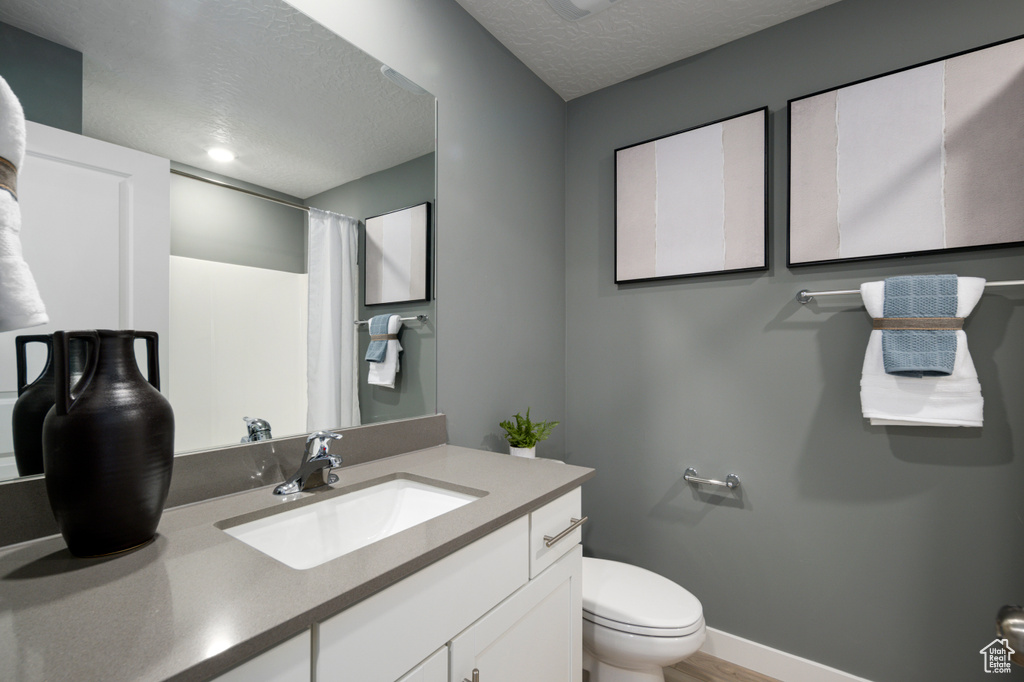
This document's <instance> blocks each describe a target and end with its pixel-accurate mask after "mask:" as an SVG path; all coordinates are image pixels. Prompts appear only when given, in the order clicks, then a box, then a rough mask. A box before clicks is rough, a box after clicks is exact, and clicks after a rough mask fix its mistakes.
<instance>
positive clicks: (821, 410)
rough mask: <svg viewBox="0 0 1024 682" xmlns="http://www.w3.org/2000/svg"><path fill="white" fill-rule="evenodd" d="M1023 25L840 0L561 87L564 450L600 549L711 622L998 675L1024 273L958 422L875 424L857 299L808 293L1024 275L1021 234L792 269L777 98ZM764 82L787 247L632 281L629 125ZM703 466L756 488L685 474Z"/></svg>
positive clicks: (971, 7) (987, 338) (911, 668)
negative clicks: (626, 271) (1014, 244)
mask: <svg viewBox="0 0 1024 682" xmlns="http://www.w3.org/2000/svg"><path fill="white" fill-rule="evenodd" d="M1021 33H1024V3H1021V2H1020V1H1019V0H985V1H984V2H977V1H975V0H901V1H900V2H893V1H892V0H844V2H840V3H837V4H834V5H831V6H829V7H827V8H825V9H822V10H819V11H817V12H814V13H812V14H809V15H806V16H804V17H801V18H798V19H795V20H793V21H790V22H787V23H785V24H782V25H780V26H777V27H774V28H771V29H768V30H765V31H762V32H760V33H757V34H754V35H752V36H749V37H747V38H744V39H742V40H739V41H736V42H734V43H731V44H729V45H726V46H724V47H721V48H719V49H715V50H711V51H709V52H707V53H704V54H701V55H698V56H696V57H693V58H691V59H688V60H685V61H683V62H680V63H678V64H675V65H672V66H670V67H666V68H664V69H661V70H658V71H656V72H653V73H650V74H647V75H645V76H642V77H640V78H637V79H634V80H632V81H629V82H626V83H623V84H620V85H617V86H614V87H611V88H608V89H605V90H602V91H600V92H597V93H594V94H592V95H590V96H587V97H583V98H580V99H577V100H574V101H572V102H571V103H570V104H569V105H568V142H567V173H566V175H567V187H566V192H567V199H566V216H567V219H566V244H567V246H566V290H567V304H566V310H567V315H568V324H567V348H568V353H567V356H566V357H567V360H566V366H567V391H568V393H567V407H566V418H567V425H566V429H565V430H566V434H567V435H566V441H567V450H568V461H570V462H572V463H578V464H583V465H588V466H593V467H596V468H597V472H598V473H597V477H596V478H595V479H593V480H592V481H591V482H590V483H588V484H587V487H586V489H585V490H584V511H585V512H586V513H587V514H588V515H589V516H590V523H588V524H587V529H586V532H585V534H584V545H585V547H586V549H587V550H588V552H589V553H590V554H593V555H597V556H600V557H606V558H614V559H625V560H628V561H631V562H635V563H638V564H640V565H642V566H645V567H647V568H649V569H652V570H654V571H658V572H660V573H662V574H664V575H666V576H668V577H670V578H672V579H674V580H676V581H678V582H680V583H681V584H683V585H684V586H686V587H687V588H688V589H689V590H691V591H692V592H693V593H694V594H696V595H697V597H698V598H700V600H701V602H702V603H703V606H704V613H705V616H706V618H707V622H708V624H709V625H710V626H712V627H715V628H719V629H721V630H724V631H726V632H728V633H731V634H734V635H739V636H741V637H745V638H748V639H751V640H754V641H756V642H760V643H762V644H765V645H768V646H771V647H776V648H778V649H781V650H783V651H788V652H791V653H794V654H797V655H799V656H803V657H806V658H809V659H812V660H815V661H819V662H821V663H824V664H826V665H830V666H833V667H836V668H839V669H842V670H845V671H848V672H851V673H854V674H857V675H861V676H864V677H867V678H869V679H871V680H876V681H878V682H887V681H888V682H907V681H911V680H920V681H922V682H924V681H929V682H932V681H934V680H957V681H960V680H973V679H983V678H985V675H984V673H983V672H982V665H981V656H980V655H979V653H978V652H979V650H980V649H981V648H982V647H983V646H984V645H986V644H987V643H989V642H990V641H991V640H992V639H993V637H994V636H995V632H994V618H995V613H996V610H997V609H998V608H999V607H1000V606H1001V605H1002V604H1004V603H1021V602H1024V580H1022V578H1021V576H1022V575H1024V527H1022V522H1021V519H1024V458H1021V457H1020V456H1019V446H1018V443H1021V442H1024V418H1022V415H1024V353H1022V352H1021V349H1022V347H1024V345H1022V343H1021V340H1022V339H1024V303H1022V301H1024V292H1022V291H1020V290H1019V289H1000V290H995V291H993V292H992V293H989V294H987V295H986V296H984V297H983V299H982V301H981V303H980V305H979V306H978V307H977V309H976V312H975V313H974V314H973V315H972V316H971V317H970V318H969V321H968V323H967V327H966V329H967V335H968V338H969V339H970V347H971V352H972V354H973V357H974V361H975V363H976V365H977V368H978V373H979V375H980V379H981V383H982V387H983V393H984V397H985V401H986V404H985V427H984V428H983V429H949V430H945V429H939V428H900V427H871V426H868V425H867V424H866V422H865V420H864V419H862V418H861V415H860V403H859V393H858V391H859V377H860V368H861V363H862V359H863V355H864V348H865V344H866V341H867V337H868V334H869V330H870V323H869V320H868V317H867V314H866V313H865V312H864V310H863V308H862V307H860V305H859V299H858V298H857V297H848V298H834V299H823V300H822V301H821V302H820V303H815V304H812V305H809V306H801V305H799V304H797V303H796V302H795V301H794V300H793V297H794V294H795V293H796V292H797V291H798V290H800V289H803V288H808V289H812V290H815V289H817V290H822V289H836V288H838V289H847V288H855V287H856V286H858V285H859V283H860V282H862V281H865V280H872V279H879V278H884V277H887V276H891V275H897V274H918V273H941V272H954V273H957V274H960V275H975V276H981V277H986V278H988V279H990V280H1002V279H1019V278H1020V277H1021V276H1022V272H1024V249H1021V248H1008V249H1002V250H987V251H977V252H973V253H970V254H958V255H944V256H925V257H916V258H909V259H902V260H899V259H898V260H889V261H875V262H872V263H862V264H844V265H832V266H815V267H809V268H801V269H794V270H790V269H787V268H786V266H785V253H786V202H787V180H786V169H787V156H786V154H787V140H786V117H787V113H786V103H787V100H788V99H789V98H793V97H798V96H801V95H805V94H808V93H811V92H815V91H818V90H822V89H826V88H829V87H833V86H838V85H842V84H845V83H848V82H850V81H852V80H855V79H860V78H864V77H869V76H873V75H877V74H880V73H883V72H886V71H889V70H893V69H896V68H901V67H905V66H909V65H912V64H915V63H919V62H922V61H925V60H930V59H933V58H937V57H942V56H945V55H948V54H950V53H954V52H957V51H960V50H965V49H968V48H973V47H976V46H980V45H983V44H986V43H989V42H993V41H997V40H1001V39H1004V38H1008V37H1011V36H1014V35H1017V34H1021ZM765 104H767V105H768V106H769V107H770V110H771V118H770V122H771V137H770V145H771V159H772V161H771V184H770V186H771V198H770V199H771V212H770V216H771V240H770V244H771V247H772V251H771V263H772V267H771V270H770V271H769V272H767V273H756V274H742V275H721V276H716V277H700V278H693V279H683V280H675V281H671V282H665V283H657V284H646V285H628V286H616V285H615V284H614V283H613V278H614V268H613V257H614V178H613V173H614V171H613V168H614V166H613V150H614V149H615V148H617V147H621V146H624V145H628V144H631V143H634V142H639V141H642V140H645V139H649V138H652V137H655V136H658V135H662V134H665V133H670V132H673V131H677V130H681V129H685V128H688V127H691V126H694V125H698V124H701V123H704V122H707V121H713V120H717V119H721V118H723V117H725V116H729V115H732V114H736V113H739V112H743V111H748V110H750V109H753V108H755V107H759V106H762V105H765ZM1022 174H1024V169H1022ZM457 417H458V415H457V414H456V415H455V418H457ZM688 466H694V467H696V468H697V470H698V471H699V472H700V474H701V475H705V476H710V477H713V478H721V477H724V476H725V475H726V474H728V473H730V472H735V473H737V474H738V475H739V476H740V478H741V479H742V488H741V489H740V491H739V493H738V494H726V495H716V494H713V493H712V492H711V491H708V490H697V489H694V488H691V487H690V486H688V485H687V484H685V483H684V482H683V480H682V476H683V471H684V469H686V467H688Z"/></svg>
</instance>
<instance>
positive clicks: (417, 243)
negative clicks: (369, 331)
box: [363, 202, 430, 306]
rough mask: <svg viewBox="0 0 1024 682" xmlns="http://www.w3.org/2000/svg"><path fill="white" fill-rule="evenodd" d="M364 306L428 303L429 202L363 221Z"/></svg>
mask: <svg viewBox="0 0 1024 682" xmlns="http://www.w3.org/2000/svg"><path fill="white" fill-rule="evenodd" d="M363 272H364V277H365V282H364V284H365V287H364V291H365V294H364V302H365V304H366V305H367V306H371V305H382V304H385V303H409V302H413V301H429V300H430V202H424V203H422V204H417V205H416V206H410V207H408V208H403V209H399V210H396V211H391V212H389V213H385V214H383V215H378V216H373V217H371V218H367V219H366V264H365V266H364V268H363Z"/></svg>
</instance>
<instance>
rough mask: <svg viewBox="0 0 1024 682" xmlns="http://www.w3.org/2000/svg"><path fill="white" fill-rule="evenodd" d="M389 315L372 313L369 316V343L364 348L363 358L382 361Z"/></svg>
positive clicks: (385, 351)
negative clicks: (364, 355) (372, 314)
mask: <svg viewBox="0 0 1024 682" xmlns="http://www.w3.org/2000/svg"><path fill="white" fill-rule="evenodd" d="M391 318H392V316H391V315H374V316H373V317H371V318H370V323H369V327H370V345H369V346H368V347H367V348H366V357H365V359H366V360H367V361H368V362H384V356H385V354H386V353H387V349H388V339H387V335H388V327H389V326H390V324H391Z"/></svg>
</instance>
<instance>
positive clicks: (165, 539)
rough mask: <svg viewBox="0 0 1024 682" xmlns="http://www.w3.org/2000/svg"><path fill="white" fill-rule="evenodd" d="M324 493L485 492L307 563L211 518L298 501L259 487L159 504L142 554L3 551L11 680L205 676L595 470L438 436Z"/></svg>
mask: <svg viewBox="0 0 1024 682" xmlns="http://www.w3.org/2000/svg"><path fill="white" fill-rule="evenodd" d="M335 472H336V473H337V474H338V475H339V481H338V482H337V483H335V484H333V485H332V486H330V488H331V489H333V490H341V489H344V488H347V487H350V486H352V487H359V486H360V485H361V484H365V483H366V482H369V481H375V480H377V479H382V478H387V477H393V476H394V475H395V474H399V473H407V474H412V475H414V476H421V477H425V478H427V479H433V480H436V481H440V482H445V483H450V484H454V485H456V486H464V487H468V488H474V489H477V490H482V491H486V492H487V495H485V496H484V497H481V498H480V499H478V500H475V501H474V502H472V503H471V504H467V505H465V506H463V507H461V508H459V509H456V510H454V511H451V512H448V513H446V514H443V515H442V516H439V517H437V518H435V519H432V520H430V521H426V522H424V523H422V524H420V525H418V526H414V527H412V528H409V529H407V530H405V531H402V532H401V533H398V534H396V535H393V536H391V537H388V538H384V539H383V540H380V541H378V542H375V543H373V544H371V545H368V546H366V547H363V548H361V549H358V550H355V551H353V552H351V553H349V554H346V555H343V556H341V557H338V558H337V559H333V560H331V561H328V562H326V563H324V564H322V565H320V566H316V567H313V568H310V569H306V570H297V569H293V568H290V567H288V566H286V565H284V564H282V563H280V562H278V561H276V560H275V559H272V558H271V557H269V556H267V555H265V554H263V553H261V552H259V551H257V550H256V549H253V548H252V547H249V546H248V545H246V544H244V543H242V542H239V541H238V540H236V539H235V538H233V537H231V536H229V535H228V534H227V533H225V532H223V531H222V530H220V529H219V528H218V527H217V526H215V524H216V523H218V522H220V521H224V520H227V519H232V518H235V517H238V516H242V515H246V514H250V513H253V512H259V511H261V510H264V509H267V508H271V507H275V506H281V507H284V506H288V505H289V504H292V505H294V503H295V501H296V499H305V498H307V497H312V496H315V495H321V494H330V490H328V489H322V490H321V491H318V492H313V493H302V494H300V495H299V496H288V497H287V498H281V497H279V496H275V495H273V494H272V493H271V490H272V487H263V488H257V489H255V490H250V491H246V492H242V493H235V494H232V495H228V496H226V497H222V498H216V499H212V500H208V501H204V502H200V503H195V504H191V505H187V506H184V507H177V508H174V509H170V510H167V511H166V512H164V515H163V518H162V519H161V522H160V526H159V528H158V531H157V537H156V539H155V540H154V541H153V542H151V543H150V544H148V545H146V546H145V547H142V548H140V549H138V550H135V551H132V552H130V553H126V554H123V555H119V556H114V557H109V558H100V559H76V558H74V557H72V556H71V555H70V553H68V551H67V547H66V545H65V543H64V540H63V539H62V538H61V537H59V536H58V537H49V538H43V539H40V540H36V541H33V542H28V543H23V544H21V545H15V546H12V547H9V548H4V549H3V550H0V660H2V661H5V663H4V668H5V669H6V670H8V671H9V672H12V673H13V675H14V677H13V679H17V680H20V679H25V680H31V679H47V680H57V679H68V680H71V679H76V680H79V679H93V678H96V677H97V676H99V677H102V678H103V679H106V680H111V681H113V680H137V679H154V680H204V679H209V678H211V677H215V676H216V675H219V674H221V673H224V672H226V671H228V670H230V669H231V668H233V667H234V666H236V665H238V664H240V663H242V662H244V661H245V660H247V659H249V658H251V657H252V656H254V655H256V654H258V653H260V652H261V651H264V650H266V649H269V648H271V647H273V646H275V645H277V644H279V643H281V642H284V641H285V640H287V639H289V638H290V637H292V636H294V635H296V634H298V633H300V632H302V631H304V630H306V629H307V628H309V627H311V626H312V625H313V624H315V623H317V622H320V621H323V620H325V619H327V618H329V617H330V616H333V615H335V614H337V613H340V612H341V611H343V610H345V609H346V608H348V607H350V606H352V605H353V604H355V603H357V602H359V601H361V600H363V599H365V598H367V597H369V596H371V595H373V594H375V593H377V592H379V591H380V590H383V589H385V588H386V587H389V586H390V585H393V584H395V583H397V582H398V581H400V580H402V579H403V578H405V577H407V576H409V575H412V574H413V573H415V572H417V571H419V570H420V569H422V568H424V567H426V566H428V565H430V564H431V563H433V562H435V561H437V560H439V559H441V558H443V557H445V556H448V555H450V554H452V553H454V552H455V551H457V550H459V549H461V548H462V547H465V546H467V545H469V544H470V543H472V542H473V541H475V540H478V539H479V538H481V537H483V536H485V535H487V534H488V533H490V532H492V531H494V530H497V529H498V528H500V527H502V526H504V525H506V524H507V523H510V522H512V521H513V520H515V519H517V518H520V517H522V516H525V515H526V514H528V513H530V512H531V511H534V510H535V509H538V508H540V507H541V506H543V505H544V504H546V503H547V502H549V501H551V500H553V499H555V498H557V497H559V496H561V495H563V494H564V493H566V492H568V491H570V490H572V489H574V488H577V487H579V486H580V485H581V484H582V483H583V482H584V481H586V480H587V479H589V478H591V477H592V476H593V475H594V470H593V469H589V468H585V467H579V466H574V465H567V464H563V463H562V462H560V461H557V460H546V459H522V458H518V457H510V456H508V455H503V454H498V453H493V452H485V451H481V450H473V449H469V448H463V447H459V446H453V445H441V446H437V447H432V448H428V449H425V450H418V451H415V452H409V453H405V454H401V455H395V456H392V457H387V458H384V459H379V460H375V461H371V462H367V463H364V464H359V465H355V466H351V467H345V468H342V469H337V470H335ZM5 674H6V673H5Z"/></svg>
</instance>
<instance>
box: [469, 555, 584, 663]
mask: <svg viewBox="0 0 1024 682" xmlns="http://www.w3.org/2000/svg"><path fill="white" fill-rule="evenodd" d="M582 573H583V548H582V547H581V546H579V545H577V546H576V547H575V548H574V549H572V550H570V551H569V553H567V554H566V555H565V556H563V557H562V558H561V559H559V560H558V561H557V562H555V564H554V565H552V566H551V567H550V568H548V569H547V570H545V571H544V572H543V573H541V574H540V575H539V576H537V577H536V578H535V579H533V580H531V581H530V582H529V583H527V584H526V585H525V586H524V587H522V588H521V589H520V590H518V591H517V592H516V593H515V594H513V595H512V596H510V597H509V598H508V599H506V600H505V601H503V602H502V603H501V604H499V605H498V606H496V607H495V608H494V609H492V610H491V611H490V612H488V613H487V615H485V616H484V617H483V618H481V619H480V620H478V621H477V622H476V623H474V624H473V625H471V626H470V627H469V628H467V629H466V630H464V631H463V632H462V633H461V634H459V636H457V637H456V638H455V639H453V640H452V642H451V644H450V645H449V651H450V658H451V673H450V677H449V679H450V681H451V682H463V680H473V671H474V670H477V671H478V673H479V680H480V682H523V681H524V680H530V682H580V680H581V679H582V677H583V660H582V656H583V639H582V619H583V593H582Z"/></svg>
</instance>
